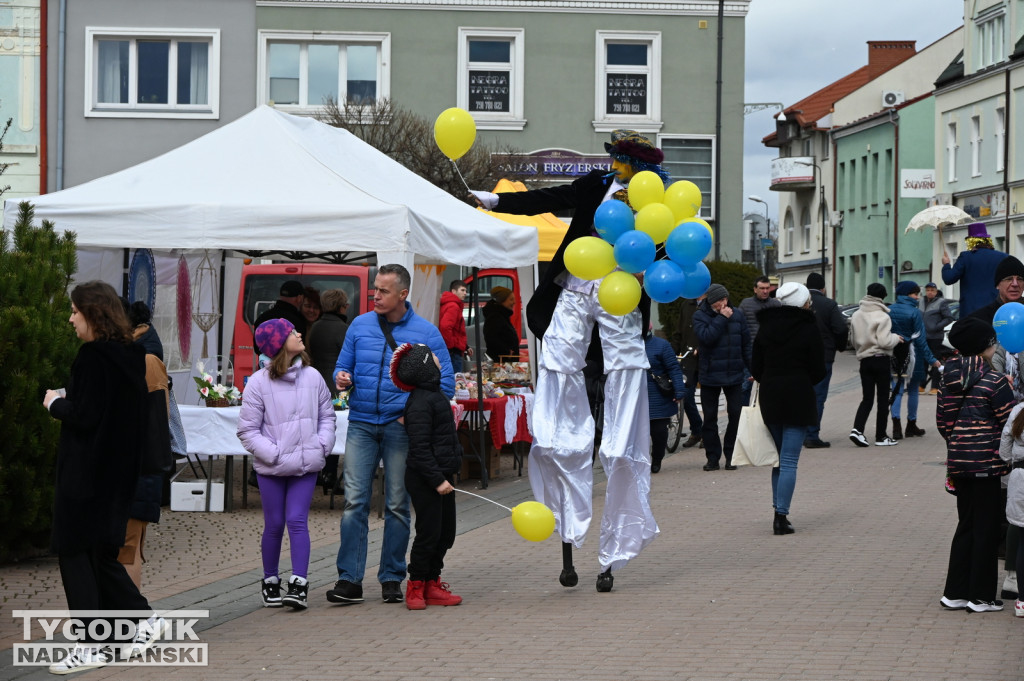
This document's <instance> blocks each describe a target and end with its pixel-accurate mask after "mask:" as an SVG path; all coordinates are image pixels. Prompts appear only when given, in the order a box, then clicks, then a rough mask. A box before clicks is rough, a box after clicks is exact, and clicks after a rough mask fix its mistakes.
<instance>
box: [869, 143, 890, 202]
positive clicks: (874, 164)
mask: <svg viewBox="0 0 1024 681" xmlns="http://www.w3.org/2000/svg"><path fill="white" fill-rule="evenodd" d="M868 179H869V181H870V182H871V205H872V206H877V205H878V185H879V184H881V182H882V177H881V176H880V175H879V174H878V152H874V153H872V154H871V177H870V178H868ZM883 186H886V187H887V186H888V185H883Z"/></svg>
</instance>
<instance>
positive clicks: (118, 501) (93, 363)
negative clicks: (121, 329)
mask: <svg viewBox="0 0 1024 681" xmlns="http://www.w3.org/2000/svg"><path fill="white" fill-rule="evenodd" d="M145 354H146V353H145V351H144V350H143V349H142V347H140V346H138V345H135V344H131V345H124V344H122V343H116V342H113V341H91V342H88V343H84V344H82V347H81V348H80V349H79V351H78V356H77V357H75V361H74V363H73V364H72V365H71V378H70V379H69V380H68V384H67V398H66V399H65V398H58V399H56V400H54V401H53V403H52V404H51V405H50V415H51V416H53V417H54V418H56V419H58V420H59V421H60V422H61V429H60V442H59V445H58V450H57V488H56V495H55V500H54V519H53V549H54V551H56V552H58V553H78V552H82V551H85V550H88V549H90V548H93V547H96V546H103V545H107V546H121V545H122V544H124V534H125V528H126V526H127V524H128V516H129V511H130V508H131V503H132V497H133V496H134V493H135V483H136V480H137V478H138V475H139V465H140V456H141V452H142V449H143V447H144V438H145V432H146V430H145V429H146V418H147V416H146V394H147V392H148V388H147V386H146V360H145Z"/></svg>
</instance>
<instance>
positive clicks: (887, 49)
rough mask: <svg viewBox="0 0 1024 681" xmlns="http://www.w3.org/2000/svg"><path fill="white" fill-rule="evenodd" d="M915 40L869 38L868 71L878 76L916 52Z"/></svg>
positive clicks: (873, 75)
mask: <svg viewBox="0 0 1024 681" xmlns="http://www.w3.org/2000/svg"><path fill="white" fill-rule="evenodd" d="M916 43H917V41H916V40H869V41H868V71H869V73H870V74H871V77H872V78H874V77H876V76H879V75H881V74H883V73H885V72H886V71H888V70H889V69H891V68H892V67H894V66H896V65H897V64H899V63H900V62H903V61H906V60H907V59H910V58H911V57H913V56H914V55H915V54H917V48H916V47H915V45H916Z"/></svg>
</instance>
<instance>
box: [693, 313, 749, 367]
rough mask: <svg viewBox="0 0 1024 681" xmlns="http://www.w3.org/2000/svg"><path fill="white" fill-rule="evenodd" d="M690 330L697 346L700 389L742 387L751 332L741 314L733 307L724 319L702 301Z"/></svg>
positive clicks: (747, 360)
mask: <svg viewBox="0 0 1024 681" xmlns="http://www.w3.org/2000/svg"><path fill="white" fill-rule="evenodd" d="M730 307H731V306H730ZM693 330H694V333H696V334H697V341H698V343H699V350H700V352H699V353H698V355H697V362H698V366H699V369H698V370H697V373H698V375H699V379H700V382H701V385H713V386H714V385H717V386H723V385H740V384H742V383H743V369H744V367H749V366H750V331H749V330H747V319H746V317H745V316H744V314H743V312H741V311H740V309H739V308H736V307H733V308H732V316H731V317H728V318H727V317H725V316H724V315H720V314H718V313H717V312H715V311H714V310H713V309H712V308H711V305H710V303H708V301H707V300H704V301H703V302H701V304H700V306H699V307H698V308H697V311H696V312H695V313H694V315H693Z"/></svg>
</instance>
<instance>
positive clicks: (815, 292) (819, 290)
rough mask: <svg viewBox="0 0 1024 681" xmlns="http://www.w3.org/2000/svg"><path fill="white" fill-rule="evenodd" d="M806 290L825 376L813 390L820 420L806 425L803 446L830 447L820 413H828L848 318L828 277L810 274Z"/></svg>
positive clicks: (844, 346) (844, 343) (812, 447)
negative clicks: (827, 287)
mask: <svg viewBox="0 0 1024 681" xmlns="http://www.w3.org/2000/svg"><path fill="white" fill-rule="evenodd" d="M807 290H808V291H810V292H811V309H812V310H814V318H815V320H816V321H817V323H818V333H820V334H821V344H822V345H823V346H824V348H825V378H823V379H821V381H819V382H818V383H816V384H815V385H814V394H815V396H816V398H817V402H818V422H817V423H816V424H815V425H813V426H810V427H808V428H807V439H805V440H804V447H806V448H807V449H820V448H822V447H831V446H832V443H831V442H825V441H823V440H822V439H821V416H822V414H824V413H825V400H826V399H827V398H828V386H829V383H831V382H832V365H833V364H834V363H835V361H836V352H837V351H838V352H842V351H843V350H845V349H846V331H847V328H846V319H844V318H843V315H842V313H841V312H839V305H837V304H836V301H834V300H832V299H831V298H829V297H828V296H826V295H825V277H823V276H821V274H819V273H818V272H811V273H810V274H808V275H807Z"/></svg>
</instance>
